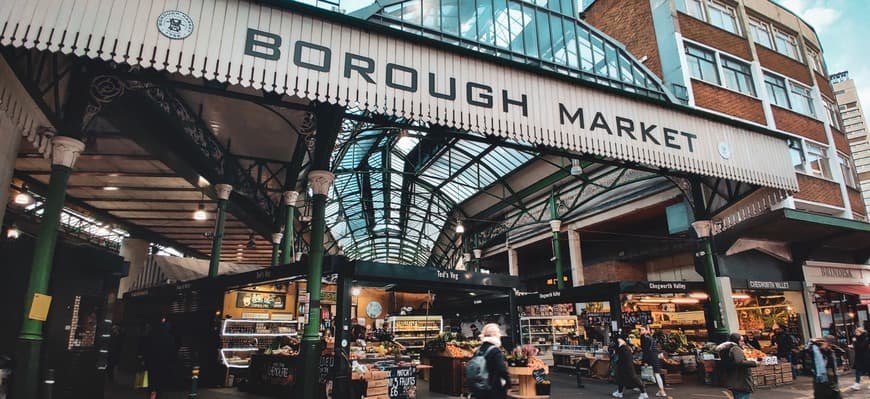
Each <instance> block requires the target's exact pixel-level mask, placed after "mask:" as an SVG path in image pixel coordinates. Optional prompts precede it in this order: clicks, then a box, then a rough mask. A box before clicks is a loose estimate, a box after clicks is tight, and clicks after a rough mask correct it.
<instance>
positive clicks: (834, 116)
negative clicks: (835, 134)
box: [822, 98, 843, 132]
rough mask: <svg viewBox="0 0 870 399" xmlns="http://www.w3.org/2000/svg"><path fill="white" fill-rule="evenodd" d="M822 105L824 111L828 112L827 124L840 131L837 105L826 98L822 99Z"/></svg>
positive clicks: (841, 127) (840, 124) (840, 125)
mask: <svg viewBox="0 0 870 399" xmlns="http://www.w3.org/2000/svg"><path fill="white" fill-rule="evenodd" d="M822 106H824V107H825V111H827V112H826V113H827V114H828V124H829V125H831V126H833V127H834V128H835V129H837V130H839V131H841V132H842V131H843V125H842V123H840V118H839V116H840V112H839V110H838V109H837V106H836V105H835V104H834V103H833V102H832V101H828V100H827V99H826V98H823V99H822Z"/></svg>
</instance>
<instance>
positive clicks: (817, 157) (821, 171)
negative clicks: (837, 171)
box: [805, 142, 831, 179]
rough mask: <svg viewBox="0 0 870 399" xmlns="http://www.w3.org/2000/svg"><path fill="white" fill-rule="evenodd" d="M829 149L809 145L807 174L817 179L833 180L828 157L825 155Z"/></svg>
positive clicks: (812, 144)
mask: <svg viewBox="0 0 870 399" xmlns="http://www.w3.org/2000/svg"><path fill="white" fill-rule="evenodd" d="M826 151H827V147H824V146H821V145H818V144H814V143H809V142H808V143H807V161H806V170H805V171H806V172H808V173H810V174H812V175H813V176H816V177H823V178H826V179H830V178H831V170H830V169H829V167H828V157H827V156H826V155H825V152H826Z"/></svg>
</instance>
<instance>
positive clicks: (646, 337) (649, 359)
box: [640, 327, 668, 398]
mask: <svg viewBox="0 0 870 399" xmlns="http://www.w3.org/2000/svg"><path fill="white" fill-rule="evenodd" d="M640 350H641V353H642V354H643V356H642V359H643V362H644V363H646V364H647V365H649V366H650V367H652V369H653V375H654V376H655V380H656V385H658V387H659V391H658V392H656V396H658V397H661V398H666V397H668V394H667V392H665V383H664V381H663V380H662V360H661V352H659V349H658V346H657V344H656V340H655V339H653V336H652V331H650V329H649V327H641V329H640Z"/></svg>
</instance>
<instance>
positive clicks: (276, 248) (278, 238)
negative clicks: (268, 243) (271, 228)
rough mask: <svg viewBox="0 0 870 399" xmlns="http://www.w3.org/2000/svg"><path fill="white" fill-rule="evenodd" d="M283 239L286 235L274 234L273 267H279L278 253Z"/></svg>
mask: <svg viewBox="0 0 870 399" xmlns="http://www.w3.org/2000/svg"><path fill="white" fill-rule="evenodd" d="M283 237H284V234H281V233H272V266H277V265H278V252H279V248H280V247H281V238H283Z"/></svg>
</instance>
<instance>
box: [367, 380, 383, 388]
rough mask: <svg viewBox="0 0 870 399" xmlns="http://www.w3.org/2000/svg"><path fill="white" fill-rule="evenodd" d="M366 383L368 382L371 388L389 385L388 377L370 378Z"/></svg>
mask: <svg viewBox="0 0 870 399" xmlns="http://www.w3.org/2000/svg"><path fill="white" fill-rule="evenodd" d="M366 383H367V384H368V387H369V389H371V388H378V387H385V386H387V380H386V379H380V380H368V381H367V382H366Z"/></svg>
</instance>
